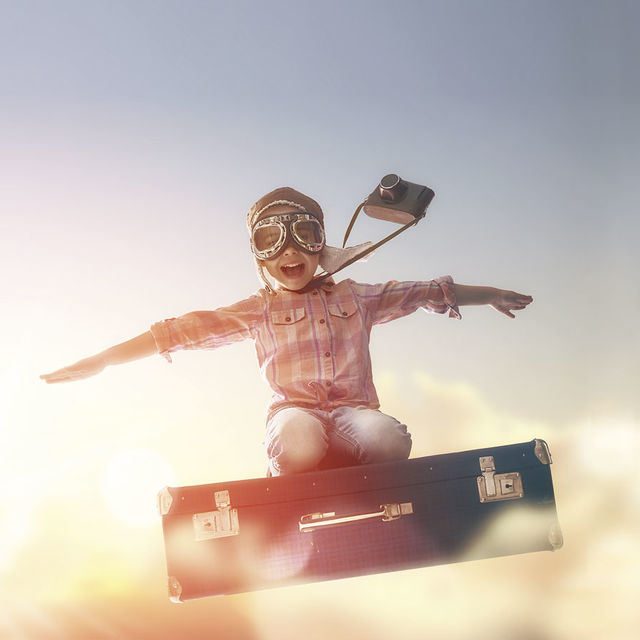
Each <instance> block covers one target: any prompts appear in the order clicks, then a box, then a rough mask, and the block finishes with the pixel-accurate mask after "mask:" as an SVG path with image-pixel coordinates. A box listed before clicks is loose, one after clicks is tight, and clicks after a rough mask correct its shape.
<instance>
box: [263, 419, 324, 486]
mask: <svg viewBox="0 0 640 640" xmlns="http://www.w3.org/2000/svg"><path fill="white" fill-rule="evenodd" d="M327 444H328V438H327V436H326V433H325V429H324V426H323V424H322V423H321V422H320V420H318V419H317V418H315V417H314V416H312V415H310V414H308V413H306V412H304V411H300V410H297V409H284V410H283V411H281V412H279V413H278V414H276V416H275V418H274V422H273V423H272V424H270V426H269V429H268V442H267V454H268V456H269V458H270V461H271V462H270V465H271V470H272V473H273V474H274V475H282V474H287V473H301V472H303V471H310V470H312V469H314V468H315V467H316V466H317V465H318V463H319V462H320V460H322V458H323V457H324V455H325V454H326V452H327Z"/></svg>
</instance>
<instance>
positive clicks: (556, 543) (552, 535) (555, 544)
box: [549, 522, 564, 551]
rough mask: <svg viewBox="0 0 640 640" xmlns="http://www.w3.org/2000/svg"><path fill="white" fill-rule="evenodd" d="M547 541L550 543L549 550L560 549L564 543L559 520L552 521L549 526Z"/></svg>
mask: <svg viewBox="0 0 640 640" xmlns="http://www.w3.org/2000/svg"><path fill="white" fill-rule="evenodd" d="M549 543H550V544H551V551H558V549H561V548H562V546H563V545H564V538H563V536H562V529H561V528H560V523H559V522H554V523H552V525H551V526H550V527H549Z"/></svg>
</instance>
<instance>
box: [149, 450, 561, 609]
mask: <svg viewBox="0 0 640 640" xmlns="http://www.w3.org/2000/svg"><path fill="white" fill-rule="evenodd" d="M550 464H551V456H550V453H549V449H548V447H547V444H546V443H545V442H544V441H543V440H533V441H532V442H527V443H521V444H514V445H507V446H500V447H491V448H487V449H477V450H474V451H465V452H460V453H450V454H444V455H436V456H427V457H423V458H414V459H411V460H403V461H399V462H388V463H382V464H371V465H363V466H355V467H353V466H352V467H346V468H340V469H331V470H324V471H314V472H310V473H303V474H299V475H290V476H281V477H276V478H257V479H252V480H240V481H232V482H221V483H216V484H208V485H199V486H191V487H178V488H172V487H167V488H165V489H163V490H162V491H161V492H160V494H159V506H160V512H161V514H162V525H163V531H164V541H165V550H166V559H167V571H168V576H169V595H170V597H171V599H172V600H174V601H183V600H190V599H192V598H200V597H204V596H212V595H221V594H230V593H238V592H243V591H252V590H255V589H264V588H268V587H275V586H281V585H285V584H294V583H300V582H312V581H318V580H330V579H335V578H345V577H350V576H359V575H365V574H370V573H379V572H383V571H397V570H401V569H409V568H415V567H421V566H429V565H435V564H443V563H451V562H459V561H463V560H473V559H479V558H488V557H493V556H503V555H510V554H516V553H527V552H531V551H543V550H554V549H557V548H559V547H560V546H561V545H562V534H561V531H560V527H559V525H558V520H557V514H556V506H555V499H554V493H553V484H552V481H551V472H550Z"/></svg>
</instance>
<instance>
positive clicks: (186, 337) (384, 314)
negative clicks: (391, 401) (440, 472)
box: [41, 187, 532, 475]
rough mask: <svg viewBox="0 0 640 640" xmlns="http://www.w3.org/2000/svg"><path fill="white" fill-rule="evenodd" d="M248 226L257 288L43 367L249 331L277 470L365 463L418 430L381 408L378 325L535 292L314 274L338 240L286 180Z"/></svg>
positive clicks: (74, 375)
mask: <svg viewBox="0 0 640 640" xmlns="http://www.w3.org/2000/svg"><path fill="white" fill-rule="evenodd" d="M247 226H248V229H249V232H250V234H251V248H252V251H253V253H254V257H255V260H256V265H257V268H258V273H259V275H260V278H261V279H262V281H263V283H264V285H265V286H264V287H263V288H262V289H260V290H259V291H258V292H257V293H256V294H254V295H252V296H250V297H249V298H247V299H245V300H242V301H240V302H237V303H236V304H233V305H231V306H228V307H223V308H220V309H217V310H215V311H194V312H191V313H187V314H186V315H184V316H181V317H179V318H171V319H169V320H164V321H162V322H158V323H156V324H154V325H152V327H151V329H150V331H147V332H145V333H143V334H141V335H139V336H138V337H136V338H133V339H132V340H129V341H127V342H124V343H122V344H119V345H116V346H114V347H111V348H110V349H107V350H106V351H103V352H102V353H99V354H97V355H94V356H91V357H89V358H86V359H84V360H80V361H79V362H77V363H75V364H73V365H71V366H69V367H64V368H63V369H59V370H58V371H55V372H53V373H50V374H45V375H43V376H41V378H43V379H44V380H45V381H46V382H47V383H57V382H68V381H71V380H78V379H81V378H87V377H89V376H92V375H95V374H97V373H99V372H100V371H102V370H103V369H104V368H105V367H106V366H109V365H113V364H121V363H124V362H129V361H131V360H137V359H139V358H143V357H146V356H149V355H151V354H155V353H160V354H162V355H164V356H165V357H166V358H167V359H168V360H169V361H171V356H170V355H169V354H170V353H171V352H172V351H177V350H180V349H213V348H216V347H220V346H223V345H225V344H230V343H232V342H237V341H240V340H245V339H252V340H253V341H254V343H255V348H256V354H257V357H258V362H259V364H260V368H261V371H262V374H263V376H264V377H265V379H266V380H267V382H268V383H269V385H270V387H271V389H272V390H273V398H272V402H271V404H270V407H269V410H268V415H267V429H266V440H265V447H266V451H267V455H268V457H269V468H270V469H269V470H270V473H271V474H273V475H280V474H286V473H299V472H303V471H308V470H312V469H315V468H317V467H318V465H319V463H320V462H321V461H322V460H323V458H324V457H325V456H326V455H327V452H328V450H329V449H330V448H331V450H332V451H333V450H335V451H338V452H339V453H342V454H343V455H344V454H346V455H349V456H351V457H352V458H354V459H355V461H357V462H358V463H361V464H366V463H370V462H381V461H387V460H400V459H405V458H407V457H408V456H409V451H410V450H411V436H410V434H409V433H408V432H407V428H406V426H405V425H404V424H401V423H400V422H398V421H397V420H396V419H395V418H392V417H391V416H388V415H385V414H384V413H381V412H380V411H379V406H380V405H379V402H378V397H377V395H376V390H375V388H374V386H373V380H372V372H371V358H370V354H369V335H370V332H371V328H372V326H373V325H375V324H380V323H383V322H389V321H390V320H393V319H395V318H400V317H402V316H405V315H407V314H409V313H413V312H414V311H416V310H417V309H418V308H420V307H422V308H424V309H425V310H427V311H430V312H435V313H445V312H447V311H448V312H449V316H450V317H455V318H460V317H461V316H460V313H459V311H458V307H459V306H461V305H478V304H487V305H490V306H492V307H493V308H494V309H496V310H498V311H500V312H502V313H504V314H505V315H507V316H509V317H510V318H513V317H515V316H514V315H513V313H512V311H515V310H520V309H524V308H525V307H526V306H527V305H528V304H529V303H530V302H531V301H532V298H531V297H530V296H526V295H522V294H519V293H515V292H513V291H505V290H502V289H495V288H492V287H471V286H464V285H460V284H454V282H453V280H452V279H451V277H450V276H445V277H442V278H438V279H436V280H432V281H429V282H395V281H391V282H386V283H384V284H376V285H369V284H360V283H357V282H354V281H353V280H348V279H347V280H343V281H341V282H338V283H335V282H334V281H333V280H332V279H331V278H327V279H317V278H315V279H314V276H315V274H316V270H317V269H318V266H323V267H325V268H327V269H328V267H327V266H326V265H328V264H330V263H331V264H332V265H333V266H335V260H336V259H337V257H338V258H339V252H340V250H339V249H335V248H333V247H328V246H326V244H325V234H324V215H323V212H322V209H321V208H320V205H319V204H318V203H317V202H316V201H315V200H312V199H311V198H309V197H308V196H305V195H304V194H302V193H300V192H298V191H296V190H294V189H291V188H289V187H282V188H279V189H276V190H274V191H272V192H270V193H268V194H267V195H265V196H263V197H262V198H260V200H258V201H257V202H256V203H255V204H254V205H253V207H251V209H250V210H249V213H248V214H247ZM265 271H266V273H265ZM267 274H268V275H267ZM268 276H271V279H269V277H268Z"/></svg>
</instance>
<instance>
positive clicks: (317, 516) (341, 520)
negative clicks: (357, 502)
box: [298, 502, 413, 533]
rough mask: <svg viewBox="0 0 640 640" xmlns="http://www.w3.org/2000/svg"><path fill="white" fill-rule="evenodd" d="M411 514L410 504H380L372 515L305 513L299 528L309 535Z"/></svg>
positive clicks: (411, 505) (411, 506)
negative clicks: (329, 528)
mask: <svg viewBox="0 0 640 640" xmlns="http://www.w3.org/2000/svg"><path fill="white" fill-rule="evenodd" d="M410 513H413V504H412V503H411V502H402V503H398V502H392V503H390V504H381V505H380V511H375V512H373V513H358V514H354V515H350V516H337V517H336V514H335V511H331V512H329V513H322V512H318V513H307V514H305V515H303V516H300V522H299V525H298V526H299V527H300V531H302V532H303V533H310V532H311V531H314V530H315V529H323V528H327V527H338V526H341V525H344V524H353V523H355V522H360V521H362V520H371V519H374V518H382V522H390V521H391V520H397V519H398V518H400V517H401V516H405V515H409V514H410Z"/></svg>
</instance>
